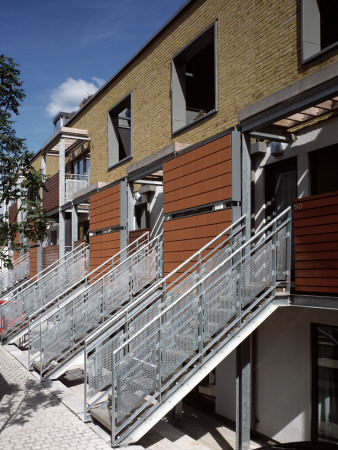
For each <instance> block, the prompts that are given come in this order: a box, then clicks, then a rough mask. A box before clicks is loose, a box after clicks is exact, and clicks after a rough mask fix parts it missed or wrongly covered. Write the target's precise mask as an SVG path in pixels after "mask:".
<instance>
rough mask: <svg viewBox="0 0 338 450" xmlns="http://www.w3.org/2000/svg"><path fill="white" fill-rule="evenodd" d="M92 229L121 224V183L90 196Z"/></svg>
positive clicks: (90, 225)
mask: <svg viewBox="0 0 338 450" xmlns="http://www.w3.org/2000/svg"><path fill="white" fill-rule="evenodd" d="M89 211H90V223H89V229H90V231H94V230H100V229H102V228H108V227H113V226H117V225H120V184H115V185H114V186H112V187H110V188H108V189H104V190H103V191H101V192H98V193H97V194H94V195H92V196H91V197H90V200H89Z"/></svg>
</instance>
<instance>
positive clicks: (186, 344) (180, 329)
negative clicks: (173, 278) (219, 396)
mask: <svg viewBox="0 0 338 450" xmlns="http://www.w3.org/2000/svg"><path fill="white" fill-rule="evenodd" d="M182 300H183V299H182ZM161 343H162V352H161V353H162V362H163V369H162V378H167V377H168V376H169V375H170V374H171V373H172V372H173V371H175V370H176V369H177V368H178V367H179V366H180V365H181V364H182V363H183V362H184V361H185V360H186V359H187V358H188V357H189V356H191V354H192V353H193V352H194V351H195V350H196V349H197V346H198V302H197V300H195V301H193V303H192V304H191V305H189V306H188V307H186V308H184V309H183V310H182V311H180V312H178V313H177V314H175V315H174V317H171V319H170V320H168V321H166V326H165V327H162V339H161Z"/></svg>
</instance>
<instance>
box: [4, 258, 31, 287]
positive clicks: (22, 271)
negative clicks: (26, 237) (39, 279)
mask: <svg viewBox="0 0 338 450" xmlns="http://www.w3.org/2000/svg"><path fill="white" fill-rule="evenodd" d="M29 271H30V259H29V253H27V255H25V256H23V257H22V258H20V260H19V261H18V262H17V263H14V268H13V269H5V270H4V271H3V272H2V273H0V293H3V292H5V291H7V290H8V289H10V288H12V287H13V286H15V285H16V284H17V283H19V282H20V281H22V280H23V279H24V278H27V277H28V276H29Z"/></svg>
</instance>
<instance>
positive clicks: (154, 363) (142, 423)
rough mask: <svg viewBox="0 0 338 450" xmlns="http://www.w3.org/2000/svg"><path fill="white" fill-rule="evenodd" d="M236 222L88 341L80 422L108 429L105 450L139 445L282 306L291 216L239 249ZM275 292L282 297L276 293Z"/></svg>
mask: <svg viewBox="0 0 338 450" xmlns="http://www.w3.org/2000/svg"><path fill="white" fill-rule="evenodd" d="M243 222H244V219H243V218H242V219H241V220H240V221H238V222H236V223H235V224H233V225H232V226H231V227H229V228H228V229H227V230H225V231H224V232H223V233H222V234H221V235H219V236H217V237H216V238H215V239H214V240H213V241H212V242H211V243H210V244H209V245H207V246H205V247H203V249H201V250H200V251H199V252H197V253H196V254H195V255H193V256H192V257H191V258H189V259H188V260H187V261H186V262H185V263H184V264H182V265H181V266H180V267H179V268H177V269H176V270H174V271H173V272H171V273H170V274H168V275H167V276H165V277H164V278H163V279H162V280H160V281H159V282H158V283H155V284H154V285H153V286H152V287H151V288H150V289H148V290H147V291H146V292H145V293H144V294H142V295H141V296H139V297H138V298H137V299H136V300H135V301H134V302H132V303H131V304H129V305H128V306H127V307H125V308H124V309H123V310H121V311H120V312H118V313H117V314H116V315H115V316H114V317H113V318H112V319H111V320H110V321H109V322H107V324H106V325H105V326H104V327H102V328H101V329H100V333H99V334H97V335H96V336H95V334H94V335H93V336H91V337H90V338H88V339H86V340H85V343H84V347H85V368H84V369H85V370H84V372H85V383H84V386H85V408H86V415H85V419H86V420H88V419H89V414H91V416H92V417H94V418H95V419H97V420H99V421H101V422H102V423H103V424H104V425H105V426H106V427H108V428H110V429H111V432H112V445H122V444H123V445H124V444H129V443H135V442H137V441H138V440H139V439H140V438H141V437H142V436H143V435H144V434H145V433H146V432H147V431H148V430H149V429H150V428H152V426H154V425H155V423H157V422H158V421H159V420H160V419H161V418H162V417H163V416H164V415H165V414H166V413H167V412H169V411H170V410H171V409H172V408H173V407H174V406H175V404H176V403H177V402H179V401H180V400H181V399H182V398H184V396H185V395H186V394H187V393H188V392H189V391H190V390H191V389H192V388H193V387H195V386H196V385H197V384H198V383H199V382H200V381H201V380H202V379H203V378H204V377H205V376H206V375H207V374H208V373H209V372H210V371H211V370H213V369H214V368H215V367H216V366H217V365H218V364H219V363H220V362H221V361H222V360H223V359H224V358H225V357H226V356H227V355H228V354H229V353H230V352H231V351H232V350H234V349H235V348H236V347H237V346H238V345H239V344H240V343H241V342H242V341H243V340H244V339H245V338H246V337H247V336H249V335H250V334H251V333H252V332H253V330H254V329H255V328H257V327H258V326H259V325H260V324H261V323H262V322H263V321H264V320H266V318H267V317H268V316H269V315H270V314H271V313H272V312H273V311H275V309H276V308H277V307H278V306H280V305H282V304H283V305H285V304H287V302H288V296H287V295H285V294H287V293H288V292H289V286H290V260H291V257H290V254H291V238H290V237H291V211H290V209H287V210H286V211H284V212H283V213H282V214H280V215H279V216H278V217H277V218H276V219H274V220H273V221H272V222H270V223H269V224H268V225H266V226H265V227H264V228H263V229H262V230H261V231H259V232H258V233H256V234H255V235H254V236H253V237H252V238H251V239H249V240H247V241H246V242H244V243H243V236H245V227H244V225H243ZM216 244H217V245H216ZM184 270H185V271H184ZM183 271H184V273H182V272H183ZM279 286H280V287H281V286H283V290H284V291H283V292H284V294H283V295H279V296H278V295H277V288H278V287H279Z"/></svg>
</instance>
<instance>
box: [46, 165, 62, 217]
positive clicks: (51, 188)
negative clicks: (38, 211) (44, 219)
mask: <svg viewBox="0 0 338 450" xmlns="http://www.w3.org/2000/svg"><path fill="white" fill-rule="evenodd" d="M45 186H46V189H47V192H46V191H43V194H42V198H43V206H44V208H45V210H46V211H51V210H52V209H55V208H57V207H58V206H59V172H58V173H56V174H55V175H53V176H52V177H50V178H49V179H48V180H47V181H46V182H45Z"/></svg>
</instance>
